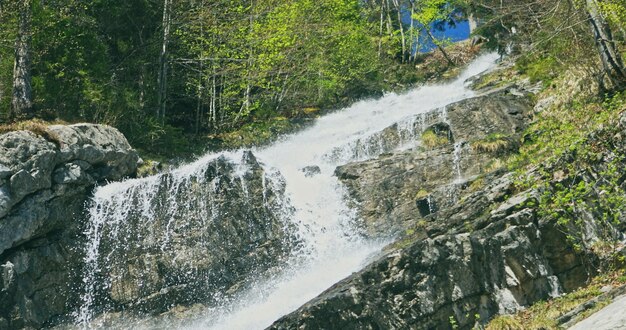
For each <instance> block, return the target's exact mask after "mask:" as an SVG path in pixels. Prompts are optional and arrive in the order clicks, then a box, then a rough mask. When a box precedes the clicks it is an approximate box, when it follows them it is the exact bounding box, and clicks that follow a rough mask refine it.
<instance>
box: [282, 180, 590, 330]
mask: <svg viewBox="0 0 626 330" xmlns="http://www.w3.org/2000/svg"><path fill="white" fill-rule="evenodd" d="M496 177H497V175H495V174H494V175H493V176H491V177H490V180H493V181H492V182H491V183H490V184H488V185H487V186H486V187H485V188H484V189H483V190H481V191H478V192H475V193H471V194H470V195H468V196H466V197H465V199H464V201H463V202H460V203H458V204H456V205H455V206H453V207H449V208H445V209H442V210H439V211H438V212H436V213H433V214H432V215H430V216H428V217H427V220H424V221H423V222H418V223H417V224H416V226H415V227H412V228H411V229H409V230H408V231H407V233H406V234H405V235H404V237H403V238H402V239H400V240H399V241H397V242H396V243H394V244H392V245H391V246H390V247H389V248H388V249H387V251H386V252H385V254H384V255H383V256H382V257H380V258H379V259H378V260H377V261H375V262H373V263H372V264H370V265H368V266H367V267H366V268H365V269H363V270H362V271H360V272H358V273H356V274H353V275H352V276H350V277H348V278H346V279H345V280H343V281H341V282H339V283H338V284H336V285H335V286H333V287H332V288H330V289H328V290H327V291H326V292H324V293H323V294H322V295H320V296H318V297H317V298H315V299H314V300H312V301H310V302H309V303H307V304H306V305H304V306H302V307H301V308H300V309H299V310H297V311H296V312H293V313H291V314H289V315H287V316H285V317H283V318H282V319H280V320H278V321H277V322H276V323H274V325H273V326H272V327H271V329H294V328H305V329H308V328H310V329H324V328H334V327H339V328H342V329H344V328H345V329H448V328H451V327H452V324H456V325H457V326H458V327H459V328H461V329H469V328H471V327H473V326H474V325H475V324H476V323H480V322H484V321H485V320H488V319H490V318H491V317H492V316H493V315H496V314H502V313H512V312H515V311H517V310H519V309H520V308H522V307H523V306H527V305H529V304H531V303H533V302H536V301H538V300H543V299H547V298H549V297H556V296H558V295H559V294H560V293H562V292H565V291H568V290H571V289H573V288H575V287H577V286H578V285H580V284H581V283H583V282H584V280H585V279H586V278H587V276H588V272H587V270H586V269H585V267H584V263H583V259H582V256H581V255H579V254H577V253H576V252H574V250H573V249H572V248H571V247H570V245H569V244H568V242H567V238H566V236H565V234H563V233H562V232H561V231H560V230H558V229H557V228H556V227H555V223H553V222H550V221H544V220H542V219H541V218H539V217H538V216H537V215H536V212H535V210H534V209H533V208H532V207H529V206H527V205H528V203H527V200H529V199H530V200H532V199H533V198H534V197H533V196H532V194H531V193H529V192H523V193H520V194H519V195H515V196H513V197H511V198H510V199H508V201H511V202H510V203H509V207H506V208H503V209H502V210H500V211H499V212H491V209H492V208H493V205H494V200H493V199H491V197H490V196H492V195H494V194H496V195H497V194H501V193H502V194H506V192H501V191H500V189H501V187H502V186H509V185H511V184H512V182H511V176H510V175H508V176H504V177H501V178H496ZM496 204H497V203H496Z"/></svg>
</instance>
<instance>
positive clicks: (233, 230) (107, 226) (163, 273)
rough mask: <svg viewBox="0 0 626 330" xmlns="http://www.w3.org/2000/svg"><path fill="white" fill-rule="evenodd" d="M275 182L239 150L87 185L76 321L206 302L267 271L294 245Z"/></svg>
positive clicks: (279, 180)
mask: <svg viewBox="0 0 626 330" xmlns="http://www.w3.org/2000/svg"><path fill="white" fill-rule="evenodd" d="M284 188H285V186H284V182H283V179H282V177H281V176H280V175H279V174H278V173H274V172H272V171H266V170H265V169H264V168H263V167H262V165H261V164H260V163H259V162H258V161H257V160H256V158H255V157H254V155H253V154H252V153H251V152H244V153H243V154H241V155H221V156H217V157H215V158H212V159H202V160H199V161H198V162H196V163H194V164H190V165H188V166H186V167H182V168H180V169H178V170H176V171H173V172H170V173H165V174H162V175H160V176H155V177H149V178H145V179H139V180H134V181H128V182H123V183H119V184H113V185H109V186H106V187H103V188H102V189H100V190H98V191H96V194H95V198H94V200H95V203H94V205H93V206H92V207H91V219H90V223H89V224H88V226H87V231H88V233H89V234H88V244H87V245H88V251H90V252H89V253H91V254H89V255H87V256H86V258H87V259H86V260H88V263H87V273H86V274H85V278H84V283H86V284H87V287H86V293H87V297H88V299H86V300H83V307H84V310H85V314H84V315H81V318H83V319H82V320H84V321H88V320H89V319H91V318H93V317H94V316H96V315H97V314H98V312H99V311H115V310H133V311H141V312H152V313H154V312H164V311H167V310H168V309H170V308H172V307H173V306H176V305H190V304H193V303H197V302H201V303H203V304H209V305H210V304H211V303H212V302H213V301H214V300H215V299H216V298H220V296H228V295H230V294H234V293H236V292H237V291H239V290H240V289H242V288H244V287H245V286H246V285H248V284H249V283H248V282H246V280H247V279H254V278H259V277H261V276H262V274H263V273H267V272H271V271H272V270H274V269H275V268H276V267H277V266H279V265H281V264H282V263H283V261H284V259H285V258H287V257H288V255H289V253H290V252H291V250H292V249H293V248H294V247H295V246H296V244H297V240H296V239H295V238H294V237H292V236H291V234H289V233H290V232H291V233H293V232H295V230H289V226H290V225H289V223H290V222H288V221H287V217H288V216H290V212H291V209H290V208H289V207H288V206H287V203H286V200H285V199H284V197H283V193H284ZM89 260H90V261H89Z"/></svg>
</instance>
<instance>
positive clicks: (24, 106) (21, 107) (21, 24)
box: [10, 0, 34, 118]
mask: <svg viewBox="0 0 626 330" xmlns="http://www.w3.org/2000/svg"><path fill="white" fill-rule="evenodd" d="M30 6H31V0H21V1H19V9H18V10H19V12H18V14H19V17H18V31H17V38H16V39H15V62H14V65H13V99H12V100H11V113H10V117H13V118H32V117H33V115H34V113H33V100H32V89H31V78H32V77H31V72H30V49H29V48H30V38H31V31H30V24H31V7H30Z"/></svg>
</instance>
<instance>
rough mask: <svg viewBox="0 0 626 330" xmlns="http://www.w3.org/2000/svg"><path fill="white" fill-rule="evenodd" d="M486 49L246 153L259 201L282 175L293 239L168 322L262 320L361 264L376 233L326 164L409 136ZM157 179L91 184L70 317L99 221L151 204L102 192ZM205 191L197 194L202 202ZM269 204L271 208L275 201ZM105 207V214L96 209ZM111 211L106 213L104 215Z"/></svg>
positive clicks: (84, 312) (196, 171)
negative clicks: (247, 278)
mask: <svg viewBox="0 0 626 330" xmlns="http://www.w3.org/2000/svg"><path fill="white" fill-rule="evenodd" d="M496 58H497V55H495V54H488V55H483V56H481V57H480V58H478V59H477V60H476V61H475V62H474V63H473V64H471V65H470V66H469V68H468V69H467V70H466V71H465V72H464V73H463V74H462V75H461V76H460V77H459V78H458V79H456V80H454V81H452V82H450V83H448V84H443V85H435V86H424V87H421V88H418V89H415V90H413V91H411V92H408V93H406V94H400V95H398V94H388V95H386V96H384V97H382V98H381V99H378V100H369V101H361V102H358V103H356V104H354V105H353V106H351V107H349V108H347V109H344V110H342V111H337V112H335V113H332V114H330V115H327V116H325V117H323V118H320V119H319V120H317V122H316V123H315V124H314V125H313V126H312V127H310V128H308V129H307V130H305V131H302V132H300V133H298V134H295V135H292V136H288V137H286V138H284V139H283V140H281V141H279V142H277V143H274V144H273V145H272V146H270V147H267V148H263V149H258V150H254V151H253V153H254V155H256V157H257V158H258V159H259V160H260V161H261V162H262V163H264V166H263V168H264V170H265V173H266V174H265V175H264V176H263V197H262V201H263V203H266V202H267V201H268V198H267V197H266V187H267V189H268V190H267V191H268V192H275V191H277V189H276V188H271V186H272V185H277V184H278V183H277V182H276V176H273V175H272V174H271V173H280V174H282V176H283V177H284V181H285V182H286V191H285V196H286V198H285V199H283V200H279V201H278V202H279V203H283V204H287V203H288V204H289V205H282V204H281V205H282V206H280V207H283V208H287V207H288V208H289V209H290V210H295V213H293V214H290V216H289V217H288V218H289V221H291V225H293V226H292V228H294V229H295V230H296V231H297V232H296V233H295V235H296V236H297V237H298V238H299V240H300V242H301V246H300V248H298V249H297V251H296V253H294V254H293V255H291V257H290V258H289V259H288V260H287V261H286V262H285V264H284V266H283V267H282V272H281V273H279V274H276V275H275V276H272V277H270V278H259V279H256V280H254V281H252V282H253V283H254V285H252V287H251V288H250V289H249V290H247V291H245V292H243V293H241V294H239V295H237V296H236V297H235V298H234V299H228V300H225V301H222V302H220V303H218V304H217V305H216V306H214V307H212V308H211V309H209V310H207V311H206V312H205V314H204V316H203V317H201V318H197V319H194V320H188V321H185V322H180V323H179V324H171V325H170V326H172V327H182V328H196V329H206V328H212V329H263V328H265V327H267V326H269V325H270V324H271V323H272V322H273V321H275V320H276V319H278V318H279V317H281V316H282V315H285V314H287V313H289V312H291V311H293V310H295V309H296V308H298V307H299V306H300V305H302V304H303V303H305V302H307V301H308V300H310V299H312V298H314V297H315V296H317V295H318V294H319V293H321V292H322V291H323V290H325V289H326V288H328V287H330V286H331V285H332V284H334V283H336V282H338V281H339V280H341V279H342V278H344V277H346V276H348V275H350V274H351V273H352V272H355V271H358V270H359V269H360V268H362V267H363V266H364V263H366V262H367V260H368V258H369V257H371V256H372V255H374V254H375V253H377V252H378V251H380V249H381V248H382V246H383V245H384V243H385V242H378V241H372V240H368V239H365V238H363V237H362V235H360V232H359V230H358V228H357V227H356V225H355V223H356V222H358V219H356V218H355V214H354V211H353V210H351V209H350V208H348V207H347V206H346V204H345V202H344V198H345V192H344V190H343V188H342V186H341V184H340V182H339V181H338V179H337V178H336V177H335V176H334V175H333V173H334V170H335V168H336V167H337V166H338V165H343V164H345V163H347V162H350V161H355V160H363V159H368V158H372V157H376V156H378V155H379V154H381V153H383V152H388V151H390V149H391V150H393V149H394V148H407V147H410V146H413V145H415V144H416V142H415V140H416V136H415V133H414V131H415V128H416V126H417V128H418V129H422V127H421V126H423V125H424V118H423V117H420V116H419V115H420V114H423V113H426V112H427V111H430V110H432V109H437V108H443V107H444V106H445V105H447V104H450V103H453V102H456V101H460V100H462V99H465V98H468V97H471V96H473V92H472V91H470V90H468V89H467V88H466V86H465V83H464V82H465V80H466V79H467V78H469V77H471V76H474V75H476V74H479V73H481V72H483V71H485V70H487V69H488V68H490V67H491V66H493V64H494V62H495V60H496ZM393 124H397V131H398V136H399V138H398V142H397V143H396V144H395V145H385V144H384V143H383V142H382V139H380V138H377V137H376V134H379V132H380V131H381V130H383V129H385V128H386V127H389V126H390V125H393ZM220 155H222V154H218V155H207V156H205V157H203V158H202V159H200V160H198V161H196V162H194V163H192V164H189V165H186V166H184V167H182V168H180V169H178V170H175V171H174V174H173V177H174V179H173V181H174V182H173V183H172V185H171V186H172V188H171V189H169V191H170V192H172V193H176V192H178V191H185V189H192V188H193V187H194V186H193V182H192V181H193V180H195V179H192V178H194V177H200V176H202V172H203V171H206V170H207V169H206V167H207V165H206V164H207V163H208V162H209V161H211V160H214V159H215V158H217V157H219V156H220ZM239 155H240V153H238V154H237V156H232V154H228V155H227V157H229V158H231V159H233V162H238V161H239V160H238V157H239ZM239 158H240V157H239ZM307 166H318V167H319V169H320V172H321V173H319V174H317V175H313V176H307V175H306V174H305V173H304V172H303V171H302V169H303V168H305V167H307ZM245 171H246V169H245V168H241V169H238V172H241V173H239V174H238V176H237V178H238V180H240V181H239V182H238V184H240V185H241V186H242V188H244V191H246V193H248V192H247V190H246V186H245V181H244V174H245ZM190 182H191V183H190ZM158 183H159V179H158V177H151V178H146V179H141V180H130V181H127V182H122V183H114V184H111V185H108V186H104V187H101V188H100V189H99V190H98V191H97V192H96V194H95V197H94V207H93V208H92V210H91V213H92V223H91V224H90V226H89V231H88V232H87V234H88V236H89V239H90V241H89V243H88V245H87V257H86V260H85V262H86V264H87V269H86V270H87V272H86V274H85V277H84V282H85V291H86V292H85V294H84V296H83V306H82V308H81V310H80V311H79V312H78V314H77V321H78V322H80V323H81V324H87V322H88V321H89V320H90V319H91V318H93V316H94V315H93V314H94V312H93V305H94V303H95V302H94V295H95V289H94V286H95V284H94V281H97V277H96V276H95V275H93V274H95V272H96V271H97V270H98V268H99V267H100V266H99V264H98V261H97V256H98V254H99V253H101V252H100V251H99V250H98V247H99V244H100V239H101V237H102V235H103V234H102V232H101V230H102V228H103V223H102V222H103V221H109V222H110V221H113V222H115V221H118V222H123V221H124V217H125V216H128V215H129V214H130V213H133V212H134V214H137V213H139V214H142V215H143V216H145V217H146V218H151V217H152V215H151V212H154V205H152V204H150V203H149V202H146V203H144V204H139V205H138V207H139V210H125V209H124V208H123V207H121V208H119V209H115V210H110V209H108V208H107V205H111V204H110V203H111V201H112V200H115V199H116V198H117V199H120V198H121V199H123V198H125V197H124V196H126V195H127V194H128V191H130V190H136V193H138V194H142V197H141V198H138V199H139V200H143V201H146V200H147V201H149V200H150V198H151V194H155V193H156V191H157V189H156V187H155V185H157V184H158ZM212 184H216V183H212ZM185 187H187V188H185ZM189 187H192V188H189ZM193 189H196V188H193ZM209 190H210V189H209ZM211 198H212V197H211ZM211 198H207V199H206V200H204V201H203V203H210V202H211ZM179 202H180V196H179V197H176V196H169V197H168V199H167V203H166V204H167V205H163V207H164V208H167V209H168V210H170V209H171V210H170V211H168V212H171V213H172V214H171V216H170V219H174V218H176V217H177V212H182V211H181V210H180V207H181V206H180V205H177V203H179ZM118 203H119V204H118ZM127 204H129V203H127ZM114 205H116V206H118V205H124V202H123V201H122V200H119V201H117V202H116V204H114ZM187 207H188V206H187ZM273 207H274V208H276V205H274V206H273ZM205 209H208V210H209V212H206V214H202V215H201V216H204V217H205V218H206V219H207V221H209V219H211V218H212V217H214V216H215V214H214V213H215V212H219V210H212V209H211V207H210V205H209V207H206V208H205ZM107 212H108V214H107V217H108V218H107V217H104V216H103V213H107ZM285 212H286V213H288V212H287V211H285ZM111 214H113V215H114V217H113V220H111ZM172 221H173V220H172ZM173 224H174V222H171V221H170V222H168V223H167V228H168V229H167V232H168V233H169V232H171V230H172V228H170V226H171V225H173ZM110 225H111V224H109V227H111V226H110ZM108 235H111V234H110V233H109V234H108ZM114 235H118V234H117V233H115V234H114ZM154 239H156V238H154ZM171 239H172V238H171V237H165V238H158V239H156V240H158V242H156V243H155V244H161V246H162V248H161V250H162V251H165V248H166V246H167V244H168V242H169V240H171Z"/></svg>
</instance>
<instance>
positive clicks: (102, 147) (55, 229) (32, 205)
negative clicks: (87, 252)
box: [0, 124, 139, 329]
mask: <svg viewBox="0 0 626 330" xmlns="http://www.w3.org/2000/svg"><path fill="white" fill-rule="evenodd" d="M138 160H139V157H138V155H137V153H136V152H135V150H133V149H132V148H131V147H130V145H129V144H128V141H127V140H126V138H125V137H124V136H123V135H122V134H121V133H120V132H119V131H117V130H116V129H114V128H112V127H109V126H103V125H92V124H76V125H71V126H61V125H55V126H50V127H48V128H47V132H46V134H45V136H40V135H38V134H35V133H33V132H30V131H15V132H9V133H6V134H3V135H0V328H2V327H3V326H2V324H4V325H6V326H5V328H10V329H14V328H28V327H31V328H40V327H42V326H43V325H45V324H47V323H48V322H50V321H51V320H52V319H53V318H56V317H59V316H60V315H63V314H66V313H67V312H68V308H71V305H72V304H73V303H75V302H74V301H76V300H78V298H77V297H76V296H73V297H71V298H70V296H71V295H72V292H73V291H72V288H71V287H72V286H73V284H72V283H73V282H75V280H76V279H75V278H74V276H75V272H76V270H77V269H78V268H80V264H81V262H80V260H81V259H82V258H81V256H80V253H79V249H77V247H78V246H79V244H81V243H80V241H79V240H77V238H76V237H77V236H78V235H79V234H80V232H81V225H82V224H81V222H82V220H83V218H84V217H83V212H84V211H83V209H84V204H85V202H86V201H87V200H88V198H89V195H90V193H91V191H92V189H93V187H94V185H95V184H96V183H99V182H104V181H107V180H120V179H122V178H125V177H128V176H132V175H134V173H135V171H136V166H137V162H138Z"/></svg>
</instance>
